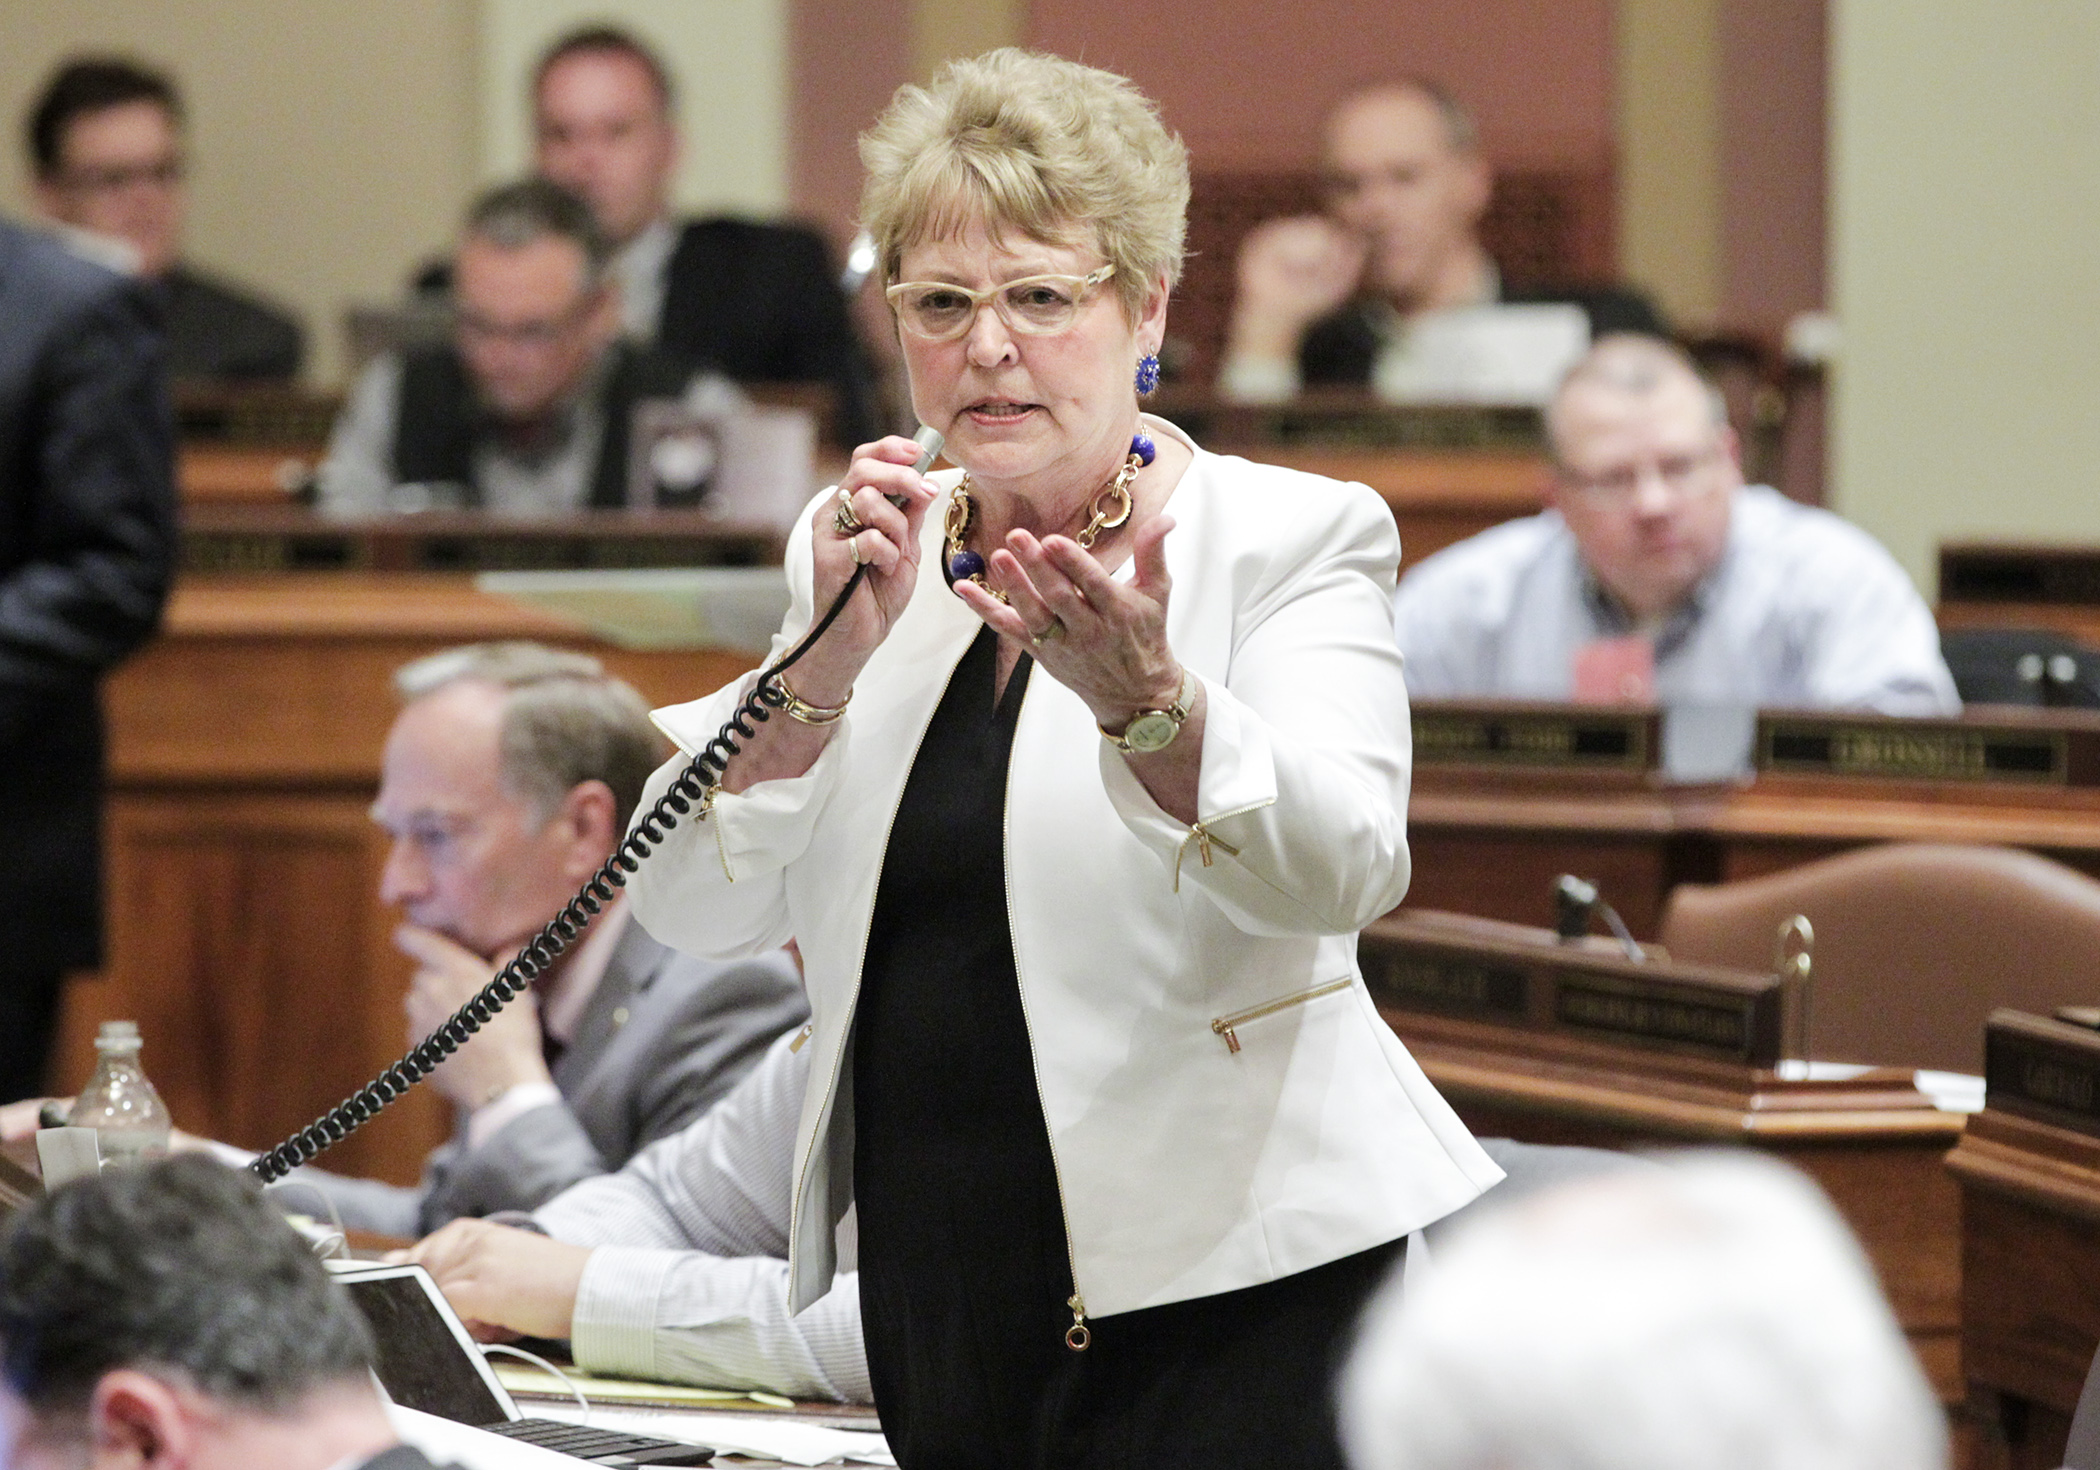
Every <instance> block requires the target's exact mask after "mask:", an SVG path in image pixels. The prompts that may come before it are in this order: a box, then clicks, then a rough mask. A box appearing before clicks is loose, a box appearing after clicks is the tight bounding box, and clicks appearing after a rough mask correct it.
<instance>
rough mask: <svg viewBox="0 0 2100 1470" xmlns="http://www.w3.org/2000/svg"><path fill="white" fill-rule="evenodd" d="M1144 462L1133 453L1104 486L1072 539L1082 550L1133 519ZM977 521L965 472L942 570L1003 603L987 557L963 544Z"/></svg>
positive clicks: (952, 503)
mask: <svg viewBox="0 0 2100 1470" xmlns="http://www.w3.org/2000/svg"><path fill="white" fill-rule="evenodd" d="M1145 463H1146V461H1145V460H1144V459H1143V458H1142V457H1140V455H1139V454H1138V453H1137V451H1135V450H1133V451H1132V452H1131V454H1130V456H1129V457H1128V458H1127V459H1125V460H1124V461H1123V467H1122V468H1121V469H1119V470H1117V471H1116V477H1115V478H1114V479H1113V480H1110V481H1109V482H1108V483H1107V484H1106V485H1104V486H1102V487H1101V493H1100V494H1098V495H1096V496H1095V497H1094V503H1093V505H1092V506H1091V507H1090V508H1089V510H1088V512H1087V520H1086V525H1085V526H1084V527H1082V528H1081V529H1080V530H1079V532H1078V534H1076V535H1075V536H1073V537H1072V539H1073V540H1074V541H1077V542H1078V543H1079V545H1080V549H1081V550H1084V551H1092V550H1093V549H1094V543H1095V542H1096V541H1097V540H1099V539H1100V537H1101V533H1102V532H1103V531H1113V530H1115V529H1116V528H1117V527H1118V526H1120V525H1122V524H1123V523H1124V522H1125V521H1127V520H1129V519H1130V486H1131V484H1132V482H1133V481H1135V480H1136V479H1137V474H1138V471H1139V470H1141V469H1143V468H1144V467H1145ZM976 519H977V497H976V496H974V495H972V494H971V493H970V472H969V471H968V470H964V471H963V477H962V483H961V484H959V485H957V486H956V487H955V494H954V495H953V496H952V497H951V498H950V499H949V501H948V514H947V517H946V518H945V519H944V520H943V521H942V523H941V531H942V534H943V535H944V536H945V537H946V539H947V543H948V546H947V552H948V554H947V557H946V558H945V559H944V560H943V561H942V563H941V569H942V571H944V572H945V573H946V574H947V577H948V582H949V584H950V585H951V586H952V585H953V584H955V583H957V582H975V583H976V584H977V585H978V586H980V587H982V588H984V590H985V591H987V592H990V593H991V594H992V596H994V597H996V598H998V599H999V600H1000V601H1001V602H1004V601H1006V594H1005V593H1003V592H999V591H996V590H994V589H993V588H992V587H991V586H990V585H989V584H988V583H986V581H985V580H984V557H983V556H982V555H981V554H979V553H977V552H975V551H971V550H969V549H968V548H967V547H966V546H965V545H964V543H965V542H966V541H967V540H968V538H969V535H970V527H971V525H972V524H973V523H974V522H975V521H976Z"/></svg>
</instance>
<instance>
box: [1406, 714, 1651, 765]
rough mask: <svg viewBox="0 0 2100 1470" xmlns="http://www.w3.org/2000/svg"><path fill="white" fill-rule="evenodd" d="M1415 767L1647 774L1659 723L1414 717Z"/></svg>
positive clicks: (1577, 717)
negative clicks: (1515, 767)
mask: <svg viewBox="0 0 2100 1470" xmlns="http://www.w3.org/2000/svg"><path fill="white" fill-rule="evenodd" d="M1413 720H1414V731H1415V763H1416V764H1417V765H1425V766H1428V765H1451V766H1525V767H1534V768H1555V767H1557V768H1560V769H1564V770H1591V771H1628V772H1635V773H1638V772H1642V771H1646V770H1648V769H1650V768H1651V767H1653V765H1654V764H1655V755H1656V745H1657V741H1656V739H1655V733H1654V732H1655V718H1654V716H1653V715H1650V714H1647V713H1645V712H1640V711H1632V712H1614V711H1609V710H1600V711H1587V710H1567V711H1558V710H1556V711H1539V712H1533V711H1504V710H1473V709H1463V708H1452V707H1422V706H1416V707H1415V709H1414V710H1413Z"/></svg>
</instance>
